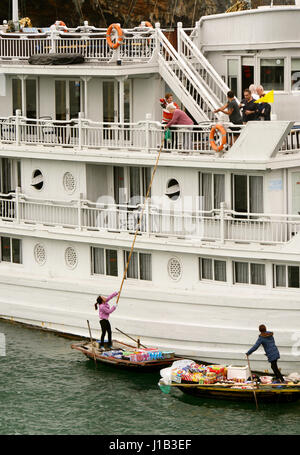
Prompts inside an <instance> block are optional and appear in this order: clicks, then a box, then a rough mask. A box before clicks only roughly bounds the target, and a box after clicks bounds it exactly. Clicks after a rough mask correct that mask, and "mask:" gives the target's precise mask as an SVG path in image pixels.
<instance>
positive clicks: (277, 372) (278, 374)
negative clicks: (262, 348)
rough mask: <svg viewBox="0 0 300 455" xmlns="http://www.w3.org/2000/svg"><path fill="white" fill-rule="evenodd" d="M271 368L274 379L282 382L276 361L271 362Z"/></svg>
mask: <svg viewBox="0 0 300 455" xmlns="http://www.w3.org/2000/svg"><path fill="white" fill-rule="evenodd" d="M271 368H272V370H273V371H274V374H275V376H276V379H279V380H280V381H284V379H283V376H282V374H281V373H280V371H279V369H278V366H277V360H273V362H271Z"/></svg>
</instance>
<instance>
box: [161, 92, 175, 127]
mask: <svg viewBox="0 0 300 455" xmlns="http://www.w3.org/2000/svg"><path fill="white" fill-rule="evenodd" d="M159 101H160V105H161V107H162V108H163V118H162V121H161V123H162V124H166V123H168V122H169V121H170V120H172V117H173V114H171V113H170V112H169V111H168V110H167V106H168V104H172V103H173V104H174V106H175V108H176V109H179V106H178V104H177V103H175V101H173V95H172V93H166V94H165V97H164V98H161V99H160V100H159Z"/></svg>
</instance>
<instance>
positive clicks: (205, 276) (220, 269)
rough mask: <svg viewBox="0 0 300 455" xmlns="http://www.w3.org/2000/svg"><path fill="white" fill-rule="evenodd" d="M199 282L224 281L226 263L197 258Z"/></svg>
mask: <svg viewBox="0 0 300 455" xmlns="http://www.w3.org/2000/svg"><path fill="white" fill-rule="evenodd" d="M199 277H200V280H214V281H226V261H220V260H218V259H210V258H199Z"/></svg>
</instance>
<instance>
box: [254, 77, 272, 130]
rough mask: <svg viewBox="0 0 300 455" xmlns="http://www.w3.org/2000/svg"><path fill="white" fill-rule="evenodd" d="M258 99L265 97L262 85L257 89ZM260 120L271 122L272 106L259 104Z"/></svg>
mask: <svg viewBox="0 0 300 455" xmlns="http://www.w3.org/2000/svg"><path fill="white" fill-rule="evenodd" d="M257 93H258V99H259V98H263V97H264V96H265V92H264V88H263V86H262V85H259V86H258V87H257ZM258 118H259V120H264V121H270V120H271V104H269V103H259V104H258Z"/></svg>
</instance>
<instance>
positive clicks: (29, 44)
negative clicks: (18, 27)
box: [0, 29, 156, 62]
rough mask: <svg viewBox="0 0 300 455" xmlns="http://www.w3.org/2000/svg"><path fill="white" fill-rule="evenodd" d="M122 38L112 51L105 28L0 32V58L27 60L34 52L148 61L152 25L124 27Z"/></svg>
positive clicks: (152, 41)
mask: <svg viewBox="0 0 300 455" xmlns="http://www.w3.org/2000/svg"><path fill="white" fill-rule="evenodd" d="M124 35H125V36H124V41H123V43H122V44H121V46H120V47H119V48H118V49H116V50H115V51H114V50H112V49H111V48H110V47H109V46H108V44H107V41H106V30H105V31H102V32H100V33H95V34H86V33H83V34H78V33H76V34H73V33H63V32H62V33H60V32H57V31H53V32H50V33H48V34H47V35H46V34H45V36H42V37H41V36H40V37H39V36H35V35H34V34H22V33H19V34H17V33H14V34H10V33H0V59H4V60H7V59H13V60H16V59H17V60H28V59H29V58H30V57H31V56H33V55H49V54H67V55H70V54H71V55H72V54H80V55H82V56H84V57H85V59H86V60H88V61H94V60H95V61H103V62H107V61H109V60H117V59H121V60H122V61H123V62H126V61H141V62H143V61H149V60H150V59H151V58H152V57H153V52H154V50H155V48H156V36H155V29H153V30H152V29H147V30H145V29H144V30H138V29H132V30H129V29H128V30H124Z"/></svg>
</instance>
